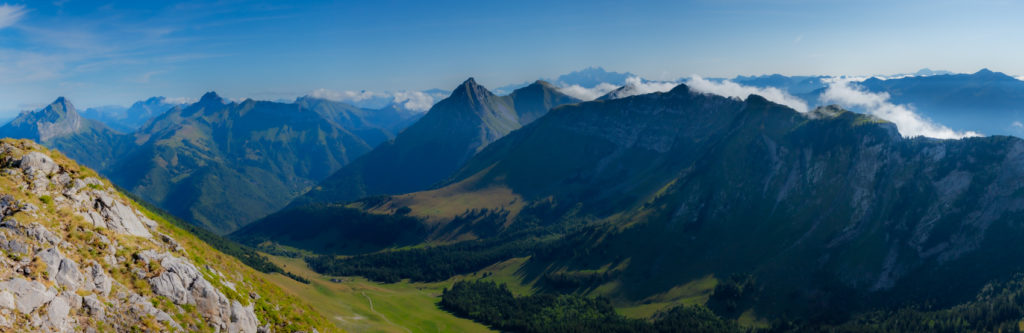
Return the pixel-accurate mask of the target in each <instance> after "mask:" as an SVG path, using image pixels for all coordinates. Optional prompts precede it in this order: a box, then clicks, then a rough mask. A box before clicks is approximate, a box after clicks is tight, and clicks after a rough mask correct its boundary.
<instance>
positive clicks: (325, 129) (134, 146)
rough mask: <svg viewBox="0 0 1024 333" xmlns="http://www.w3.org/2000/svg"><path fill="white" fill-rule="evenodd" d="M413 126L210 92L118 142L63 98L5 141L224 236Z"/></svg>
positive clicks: (24, 120)
mask: <svg viewBox="0 0 1024 333" xmlns="http://www.w3.org/2000/svg"><path fill="white" fill-rule="evenodd" d="M159 101H160V100H159V99H151V100H150V102H154V103H157V104H159ZM146 105H149V104H147V103H142V104H140V103H136V106H138V107H139V108H146ZM150 106H151V105H150ZM417 117H418V116H417V114H416V113H411V112H406V111H403V110H393V109H387V108H385V109H382V110H364V109H360V108H356V107H354V106H351V105H348V104H345V103H340V102H332V101H327V100H320V99H314V98H308V97H307V98H300V99H298V100H297V101H296V102H295V103H276V102H257V101H253V100H246V101H243V102H241V103H237V102H230V103H229V102H226V101H224V99H222V98H221V97H220V96H218V95H217V94H215V93H208V94H206V95H204V96H203V97H202V98H201V99H200V100H199V101H198V102H196V103H193V104H189V105H178V106H173V107H171V108H170V109H168V110H166V112H163V113H161V114H160V115H159V116H157V117H155V118H153V119H150V120H148V121H147V122H146V124H145V126H142V127H140V128H138V129H136V130H134V131H132V132H130V133H126V134H122V133H119V132H118V131H115V130H112V129H110V128H109V127H107V126H106V125H105V124H103V123H102V122H99V121H96V120H92V119H87V118H85V117H83V116H82V115H80V114H79V113H78V112H77V111H76V110H75V108H74V106H73V105H71V103H70V102H68V100H67V99H65V98H63V97H62V98H58V99H57V100H56V101H55V102H54V103H53V104H51V105H49V106H47V107H45V108H43V109H41V110H38V111H33V112H23V113H22V114H21V115H19V117H18V118H16V119H15V120H13V121H11V122H10V123H8V124H7V125H5V126H3V127H0V136H5V137H13V138H26V139H32V140H36V141H38V142H40V143H42V144H44V145H47V146H49V147H53V148H56V149H59V150H61V151H62V152H64V153H66V154H68V155H69V156H71V157H72V158H75V159H77V160H79V161H81V162H82V163H83V164H85V165H87V166H89V167H92V168H95V169H96V170H98V171H100V172H101V173H102V174H104V175H107V176H109V177H110V178H111V179H112V180H113V181H114V183H115V184H117V185H118V186H120V187H122V188H125V189H127V190H128V191H130V192H132V193H134V194H136V195H139V197H141V198H142V199H144V200H146V201H149V202H153V203H155V204H157V205H158V206H160V207H161V208H163V209H165V210H168V211H170V212H171V213H173V214H174V215H176V216H180V217H182V218H183V219H186V220H188V221H191V222H194V223H197V224H198V225H201V226H203V227H205V228H207V229H210V230H213V231H215V232H219V233H227V232H230V231H232V230H234V229H235V228H237V227H238V226H241V225H243V224H245V223H248V222H251V221H253V220H255V219H258V218H260V217H263V216H264V215H266V214H269V213H271V212H273V211H276V210H277V209H280V208H281V207H284V205H286V204H287V203H288V202H289V201H291V199H292V198H294V197H296V196H298V195H299V194H302V193H303V192H305V191H306V189H308V188H309V187H311V186H313V185H314V184H316V182H318V181H319V180H321V179H323V178H324V177H327V176H328V175H330V174H331V173H332V172H334V171H335V170H337V169H338V168H340V167H341V166H342V165H344V164H347V163H348V162H349V161H351V160H353V159H354V158H355V157H357V156H359V155H362V154H363V153H366V152H368V151H370V150H371V149H372V148H373V147H374V146H375V145H377V144H380V143H381V142H384V141H387V140H390V139H391V138H393V137H394V134H395V132H396V131H398V130H400V129H401V128H402V127H403V126H404V125H405V124H407V123H409V122H411V121H412V120H413V119H415V118H417Z"/></svg>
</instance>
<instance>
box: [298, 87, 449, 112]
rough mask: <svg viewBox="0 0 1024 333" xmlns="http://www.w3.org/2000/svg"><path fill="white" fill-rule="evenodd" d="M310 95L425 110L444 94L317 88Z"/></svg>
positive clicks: (373, 106) (367, 105)
mask: <svg viewBox="0 0 1024 333" xmlns="http://www.w3.org/2000/svg"><path fill="white" fill-rule="evenodd" d="M309 96H310V97H314V98H322V99H326V100H331V101H336V102H345V103H349V104H352V105H355V106H358V107H361V108H371V109H377V108H382V107H385V106H388V105H390V104H398V105H400V106H402V107H403V108H405V109H407V110H411V111H418V112H425V111H427V110H430V107H432V106H434V103H436V102H437V101H440V100H441V99H443V98H444V97H446V96H445V95H444V94H440V93H435V94H431V93H427V92H422V91H397V92H393V93H391V92H374V91H367V90H362V91H351V90H343V91H335V90H328V89H323V88H321V89H317V90H314V91H313V92H311V93H309Z"/></svg>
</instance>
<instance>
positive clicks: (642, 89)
mask: <svg viewBox="0 0 1024 333" xmlns="http://www.w3.org/2000/svg"><path fill="white" fill-rule="evenodd" d="M677 85H679V83H676V82H670V81H647V80H644V79H642V78H640V77H636V76H632V77H629V78H626V84H625V85H623V86H622V87H619V86H616V85H614V84H611V83H607V82H605V83H601V84H598V85H596V86H594V87H593V88H584V87H582V86H579V85H575V84H574V85H569V86H566V85H564V84H561V83H560V86H559V88H558V90H559V91H561V92H562V93H563V94H566V95H569V96H572V97H576V98H578V99H580V100H583V101H592V100H595V99H597V98H599V97H601V96H604V95H607V94H608V93H610V92H613V91H615V90H617V89H619V88H623V89H622V90H621V91H619V92H617V93H616V94H615V98H625V97H629V96H635V95H643V94H650V93H654V92H666V91H669V90H672V88H675V87H676V86H677Z"/></svg>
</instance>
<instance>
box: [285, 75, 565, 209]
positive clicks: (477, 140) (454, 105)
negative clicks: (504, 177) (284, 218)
mask: <svg viewBox="0 0 1024 333" xmlns="http://www.w3.org/2000/svg"><path fill="white" fill-rule="evenodd" d="M576 102H579V101H578V100H576V99H574V98H572V97H569V96H566V95H564V94H562V93H560V92H558V91H557V89H555V88H554V87H553V86H551V85H550V84H548V83H546V82H542V81H538V82H536V83H534V84H531V85H529V86H526V87H523V88H520V89H517V90H516V91H514V92H513V93H512V94H510V95H508V96H497V95H494V94H492V93H491V92H490V91H488V90H487V89H486V88H484V87H483V86H480V85H478V84H477V83H476V81H474V80H473V79H472V78H471V79H469V80H466V82H464V83H463V84H462V85H460V86H459V87H458V88H456V89H455V91H454V92H452V94H451V96H449V97H448V98H447V99H444V100H442V101H441V102H438V103H437V104H436V105H434V107H433V108H431V109H430V111H429V112H427V114H426V115H424V116H423V118H421V119H420V120H419V121H417V122H416V123H415V124H413V125H412V126H410V127H409V128H407V129H406V130H405V131H403V132H402V133H401V134H399V135H398V136H397V137H396V138H395V139H394V140H393V141H390V142H387V143H384V144H382V145H380V146H379V147H377V148H376V149H374V150H373V151H372V152H370V153H368V154H366V155H365V156H363V157H360V158H359V159H357V160H356V161H354V162H353V163H352V164H350V165H348V166H346V167H344V168H342V169H341V170H339V171H338V172H337V173H335V174H333V175H331V176H330V177H329V178H327V179H326V180H324V181H323V182H321V183H320V184H318V185H317V187H315V188H313V189H312V190H310V191H309V192H308V193H306V194H305V195H303V196H302V197H300V198H298V199H296V200H295V202H293V203H292V205H293V206H298V205H302V204H307V203H314V202H344V201H350V200H355V199H358V198H361V197H364V196H368V195H379V194H398V193H408V192H413V191H418V190H423V189H427V188H429V187H430V186H432V185H435V184H437V183H438V182H440V181H442V180H444V179H446V178H447V177H449V176H450V175H451V174H452V173H453V172H455V171H456V170H458V168H459V167H461V166H462V165H463V164H464V163H465V162H466V161H467V160H469V158H470V157H472V156H473V155H474V154H476V153H477V152H478V151H480V149H483V148H484V147H486V146H487V145H488V144H490V143H491V142H494V141H495V140H498V139H499V138H501V137H503V136H505V135H506V134H508V133H510V132H512V131H513V130H516V129H518V128H520V127H521V126H523V125H524V124H528V123H530V122H531V121H533V120H535V119H537V118H539V117H540V116H542V115H544V114H545V113H546V112H547V111H548V110H549V109H551V108H552V107H555V106H558V105H562V104H568V103H576Z"/></svg>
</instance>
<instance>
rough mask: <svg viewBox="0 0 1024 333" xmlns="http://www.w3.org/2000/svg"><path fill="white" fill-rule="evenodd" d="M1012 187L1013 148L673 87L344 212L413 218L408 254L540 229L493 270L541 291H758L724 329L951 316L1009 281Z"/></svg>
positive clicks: (577, 118) (618, 298) (548, 128)
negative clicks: (425, 244) (879, 315)
mask: <svg viewBox="0 0 1024 333" xmlns="http://www.w3.org/2000/svg"><path fill="white" fill-rule="evenodd" d="M1020 179H1024V141H1022V140H1020V139H1017V138H1013V137H984V138H971V139H964V140H934V139H926V138H917V139H906V138H903V137H901V136H900V135H899V134H898V132H897V130H896V127H895V126H894V125H893V124H891V123H887V122H885V121H882V120H879V119H877V118H874V117H871V116H865V115H861V114H857V113H853V112H849V111H845V110H842V109H840V108H837V107H824V108H819V109H816V110H814V111H812V112H809V113H806V114H801V113H798V112H796V111H794V110H792V109H789V108H787V107H784V106H781V105H777V104H774V103H770V102H768V101H767V100H765V99H763V98H761V97H758V96H751V97H750V98H748V99H747V100H746V101H739V100H735V99H728V98H723V97H718V96H710V95H703V94H699V93H695V92H692V91H690V90H689V89H688V87H686V86H685V85H681V86H679V87H677V88H675V89H673V90H672V91H670V92H668V93H655V94H648V95H641V96H634V97H628V98H624V99H617V100H611V101H596V102H589V103H581V104H577V105H572V106H565V107H561V108H557V109H555V110H554V111H552V112H550V113H548V114H547V115H546V116H544V117H542V118H540V119H538V120H537V121H535V122H533V123H531V124H529V125H527V126H525V127H524V128H522V129H520V130H518V131H515V132H513V133H511V134H510V135H507V136H505V137H504V138H502V139H500V140H498V141H496V142H493V143H491V144H490V145H488V146H487V147H486V148H484V149H483V150H482V151H480V152H479V153H478V154H476V155H475V156H474V157H473V158H472V159H470V160H469V161H468V162H467V163H466V164H465V166H464V167H462V168H461V169H460V171H458V172H456V173H455V176H453V177H451V178H450V179H449V180H448V181H447V182H446V184H447V185H445V186H442V187H440V188H438V189H436V190H431V191H424V192H416V193H410V194H406V195H400V196H394V197H391V198H385V199H377V200H375V201H374V203H369V201H366V202H360V203H357V204H352V205H349V206H348V207H349V208H350V209H364V210H365V211H368V212H371V213H375V214H392V215H395V216H409V217H417V218H421V219H422V221H423V222H422V227H420V228H425V229H424V230H423V231H422V232H421V233H420V234H419V236H418V237H421V238H420V239H422V240H426V241H431V240H438V241H453V240H460V239H467V238H468V239H472V238H482V239H487V240H488V242H490V243H487V242H485V243H480V244H495V243H498V244H501V243H506V244H512V243H507V242H514V241H516V239H520V238H516V237H520V236H517V235H522V234H523V232H525V231H524V230H527V231H528V230H532V229H530V228H539V227H540V228H543V227H545V226H552V227H547V229H542V230H544V232H543V235H545V237H549V238H550V237H552V235H558V237H559V238H558V240H555V241H551V242H550V243H547V244H546V245H544V246H535V248H536V249H535V250H527V251H528V252H515V253H514V254H510V256H527V255H532V257H531V259H530V260H529V261H528V262H527V263H526V264H524V266H523V270H522V271H520V275H517V276H518V277H519V278H521V279H522V280H523V281H540V282H538V283H541V285H540V287H541V288H556V287H553V285H544V284H543V283H547V282H544V281H551V280H550V279H549V277H551V276H552V274H554V275H555V276H576V277H586V279H584V280H578V281H577V282H576V283H577V284H575V287H574V288H577V289H573V290H576V291H578V292H586V293H592V294H593V295H603V296H608V297H611V298H612V300H613V302H616V303H618V304H626V305H628V304H642V302H643V301H644V300H645V299H651V297H663V296H664V295H669V294H671V293H672V290H676V289H673V288H680V287H681V286H683V285H685V284H687V283H690V282H695V281H699V280H701V279H704V278H706V277H708V276H712V277H716V278H718V279H720V280H722V279H724V277H727V276H731V275H734V274H749V275H751V276H753V278H754V279H755V280H756V281H757V285H758V286H759V287H758V289H757V290H759V291H757V292H756V293H757V295H756V297H753V298H751V299H749V300H747V301H744V302H746V303H742V304H741V305H739V306H741V308H739V309H738V312H737V313H740V312H743V311H744V310H745V309H754V310H755V312H756V313H758V314H761V315H766V316H779V315H797V316H801V317H805V318H833V319H835V318H843V317H842V316H845V315H848V314H849V313H851V312H854V311H861V310H865V309H872V308H877V307H879V306H889V305H902V304H919V303H916V302H922V301H925V300H931V301H932V302H935V303H934V304H936V305H950V304H954V303H957V302H963V301H967V300H969V299H971V297H973V295H974V294H975V293H977V291H978V290H980V288H981V287H982V286H983V285H984V284H985V283H986V282H989V281H991V280H992V279H999V278H1006V277H1009V276H1010V275H1011V274H1012V273H1014V272H1020V271H1022V270H1024V264H1021V263H1022V262H1024V255H1021V253H1024V252H1022V250H1024V245H1021V243H1020V242H1019V241H1017V240H1019V239H1020V238H1021V237H1024V225H1022V224H1021V222H1022V220H1021V218H1020V216H1021V212H1022V211H1024V183H1022V182H1020V181H1018V180H1020ZM453 205H459V206H458V209H455V210H453V209H451V207H452V206H453ZM538 207H540V208H538ZM331 209H335V210H340V211H342V212H343V213H345V214H347V215H346V216H356V215H357V213H354V212H351V211H346V210H341V209H340V208H338V207H332V208H331ZM482 211H483V212H485V213H478V212H482ZM542 211H543V212H542ZM463 212H467V213H464V214H463ZM486 212H499V213H498V214H490V215H488V214H487V213H486ZM305 213H306V214H307V215H309V216H315V215H316V214H313V213H310V212H305ZM445 214H448V215H445ZM467 216H470V217H469V218H467ZM479 216H484V217H479ZM375 218H376V219H380V220H382V221H383V220H386V219H384V218H382V217H375ZM467 219H468V221H467ZM364 220H367V218H365V217H364V218H352V219H337V220H334V221H333V223H334V224H335V225H337V226H339V227H341V226H347V227H352V225H350V224H351V223H358V222H359V221H363V222H365V221H364ZM281 221H282V219H280V217H279V216H278V217H277V219H276V220H274V219H272V220H266V221H265V222H262V223H266V224H269V223H278V227H277V229H274V228H272V227H270V226H268V225H261V224H255V225H253V226H252V227H250V228H247V230H250V231H253V230H262V231H260V232H263V233H265V234H264V235H263V237H262V238H260V237H252V236H253V235H252V233H249V234H246V235H242V236H246V237H249V238H248V239H261V240H266V239H269V240H275V232H274V231H273V230H280V228H288V229H290V230H295V229H302V228H303V226H302V223H303V221H302V220H301V219H292V220H284V221H288V223H287V224H282V223H281ZM324 221H326V220H325V219H323V218H322V217H320V218H318V219H316V223H323V222H324ZM387 221H391V220H387ZM395 221H398V220H395ZM581 221H584V222H581ZM394 223H397V222H394ZM558 226H562V227H558ZM321 227H322V228H330V224H329V223H328V224H322V225H321ZM267 230H270V231H267ZM409 230H413V229H409ZM556 230H560V231H556ZM363 232H364V233H365V232H366V231H363ZM335 235H337V234H335ZM241 238H245V237H241ZM314 238H315V237H314ZM525 239H529V238H525ZM282 240H283V241H284V242H285V243H286V244H287V245H291V246H297V247H302V246H303V245H302V243H301V242H294V241H289V240H287V239H283V238H282ZM307 241H308V239H307ZM335 241H336V242H342V241H344V238H342V239H335ZM403 241H404V242H407V240H403ZM402 244H405V243H402ZM398 245H401V244H398ZM378 246H380V244H378ZM479 246H485V245H479ZM494 246H498V245H494ZM495 248H500V247H495ZM531 248H534V247H531ZM452 251H455V250H452ZM480 251H484V250H480ZM494 251H497V250H494ZM529 251H532V252H529ZM485 253H486V252H485ZM490 253H493V252H490ZM388 255H389V256H392V257H396V256H398V254H395V253H394V252H389V253H388ZM369 258H372V257H369ZM389 258H391V257H389ZM501 258H504V257H496V259H493V260H501ZM360 260H364V259H360ZM366 260H370V259H366ZM318 263H319V262H318ZM379 263H380V264H381V265H385V266H386V264H385V263H383V261H382V262H379ZM487 264H490V262H488V263H480V265H482V266H483V267H486V265H487ZM339 265H341V266H329V265H326V266H319V267H326V268H323V269H329V268H330V267H345V266H344V264H343V263H341V264H339ZM387 268H388V267H384V266H382V267H381V269H387ZM391 272H402V268H395V270H394V271H391ZM593 272H601V273H600V274H597V275H595V273H593ZM420 276H423V275H420ZM439 276H440V277H441V278H443V277H444V275H439ZM538 279H539V280H538ZM579 281H584V282H579ZM588 281H589V282H588ZM580 283H582V284H580ZM659 295H661V296H659ZM934 295H941V297H935V296H934ZM664 297H668V296H664ZM830 316H839V317H830Z"/></svg>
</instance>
